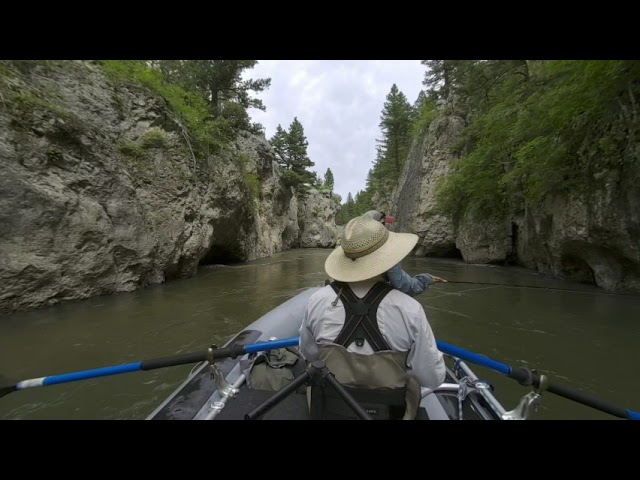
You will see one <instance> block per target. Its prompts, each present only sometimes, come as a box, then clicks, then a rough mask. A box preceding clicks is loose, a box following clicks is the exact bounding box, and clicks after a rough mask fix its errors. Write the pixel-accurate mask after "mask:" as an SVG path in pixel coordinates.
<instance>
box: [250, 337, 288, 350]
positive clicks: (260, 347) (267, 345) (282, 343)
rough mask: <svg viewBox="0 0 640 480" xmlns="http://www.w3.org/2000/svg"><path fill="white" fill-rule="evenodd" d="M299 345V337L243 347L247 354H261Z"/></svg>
mask: <svg viewBox="0 0 640 480" xmlns="http://www.w3.org/2000/svg"><path fill="white" fill-rule="evenodd" d="M299 344H300V337H293V338H283V339H282V340H272V341H270V342H264V343H253V344H251V345H246V346H245V351H246V352H247V353H253V352H261V351H263V350H271V349H272V348H273V349H276V348H283V347H297V346H298V345H299Z"/></svg>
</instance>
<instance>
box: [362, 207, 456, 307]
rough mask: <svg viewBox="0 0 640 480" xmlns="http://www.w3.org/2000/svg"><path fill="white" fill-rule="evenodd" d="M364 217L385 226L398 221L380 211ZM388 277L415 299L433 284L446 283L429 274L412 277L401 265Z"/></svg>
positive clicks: (392, 269) (390, 281)
mask: <svg viewBox="0 0 640 480" xmlns="http://www.w3.org/2000/svg"><path fill="white" fill-rule="evenodd" d="M363 215H364V216H367V217H371V218H373V219H374V220H376V221H378V222H380V223H382V225H385V226H386V225H387V224H388V223H394V222H395V221H396V219H395V217H391V216H389V215H386V214H385V213H384V212H380V211H378V210H369V211H368V212H366V213H364V214H363ZM386 275H387V279H388V280H389V283H390V284H391V286H392V287H394V288H397V289H398V290H400V291H401V292H404V293H406V294H407V295H409V296H411V297H415V296H416V295H419V294H420V293H422V292H424V291H425V290H426V289H427V288H429V285H430V284H431V283H436V282H446V280H445V279H444V278H440V277H436V276H435V275H431V274H428V273H421V274H419V275H416V276H414V277H412V276H411V275H409V274H408V273H407V272H405V271H404V270H403V269H402V266H401V265H400V263H397V264H396V265H394V266H393V267H391V268H390V269H389V270H388V271H387V272H386Z"/></svg>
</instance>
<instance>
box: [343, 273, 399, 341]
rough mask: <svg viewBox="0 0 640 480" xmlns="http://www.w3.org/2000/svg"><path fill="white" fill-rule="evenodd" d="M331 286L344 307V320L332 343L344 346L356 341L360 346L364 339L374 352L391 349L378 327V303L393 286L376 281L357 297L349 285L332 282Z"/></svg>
mask: <svg viewBox="0 0 640 480" xmlns="http://www.w3.org/2000/svg"><path fill="white" fill-rule="evenodd" d="M331 288H333V289H334V290H335V292H336V293H337V294H338V295H339V296H340V299H341V300H342V304H343V305H344V308H345V314H346V317H345V322H344V326H343V327H342V330H341V331H340V333H339V334H338V336H337V337H336V339H335V340H334V343H337V344H339V345H342V346H344V347H345V348H346V347H348V346H349V345H351V343H352V342H354V341H355V342H356V345H358V346H359V347H361V346H362V345H363V344H364V340H365V339H366V340H367V341H368V342H369V345H371V348H372V349H373V351H374V352H379V351H380V350H391V348H390V347H389V345H388V344H387V342H386V341H385V339H384V337H383V336H382V333H380V328H379V327H378V318H377V312H378V305H380V302H381V301H382V299H383V298H384V297H385V296H386V295H387V293H389V292H390V291H391V290H392V289H393V287H391V286H390V285H388V284H385V283H383V282H378V283H376V284H375V285H374V286H373V288H372V289H371V290H369V292H368V293H367V295H366V296H365V297H364V298H362V299H360V298H358V297H357V296H356V295H355V294H354V293H353V291H352V290H351V288H350V287H349V285H347V284H346V283H342V282H335V281H334V282H332V283H331Z"/></svg>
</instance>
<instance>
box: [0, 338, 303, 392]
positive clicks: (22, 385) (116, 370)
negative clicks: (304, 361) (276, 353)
mask: <svg viewBox="0 0 640 480" xmlns="http://www.w3.org/2000/svg"><path fill="white" fill-rule="evenodd" d="M299 341H300V337H295V338H285V339H282V340H274V341H270V342H263V343H253V344H250V345H237V344H234V345H232V346H230V347H225V348H210V349H209V350H207V351H205V352H194V353H185V354H182V355H175V356H172V357H163V358H154V359H152V360H144V361H142V362H135V363H126V364H124V365H116V366H112V367H103V368H96V369H93V370H83V371H79V372H73V373H64V374H62V375H52V376H50V377H41V378H31V379H28V380H22V381H20V382H18V383H16V384H14V385H8V386H3V387H0V398H2V397H4V396H5V395H8V394H10V393H11V392H15V391H17V390H24V389H27V388H34V387H45V386H47V385H55V384H58V383H67V382H75V381H77V380H86V379H88V378H97V377H105V376H107V375H118V374H121V373H129V372H137V371H139V370H155V369H156V368H164V367H173V366H176V365H184V364H188V363H198V362H204V361H205V360H208V361H213V360H215V359H218V358H226V357H231V358H236V357H238V356H240V355H244V354H245V353H253V352H260V351H263V350H270V349H274V348H282V347H291V346H297V345H298V343H299Z"/></svg>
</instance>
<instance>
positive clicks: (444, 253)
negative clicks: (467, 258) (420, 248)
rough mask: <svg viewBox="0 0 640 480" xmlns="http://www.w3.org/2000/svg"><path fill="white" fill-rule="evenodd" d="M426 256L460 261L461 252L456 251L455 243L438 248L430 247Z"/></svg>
mask: <svg viewBox="0 0 640 480" xmlns="http://www.w3.org/2000/svg"><path fill="white" fill-rule="evenodd" d="M426 256H427V257H438V258H459V259H462V252H461V251H460V250H458V248H457V247H456V245H455V243H449V244H446V245H439V246H438V247H431V249H430V250H429V251H427V252H426Z"/></svg>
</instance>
